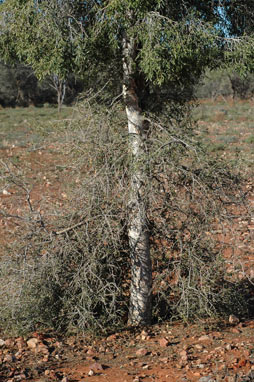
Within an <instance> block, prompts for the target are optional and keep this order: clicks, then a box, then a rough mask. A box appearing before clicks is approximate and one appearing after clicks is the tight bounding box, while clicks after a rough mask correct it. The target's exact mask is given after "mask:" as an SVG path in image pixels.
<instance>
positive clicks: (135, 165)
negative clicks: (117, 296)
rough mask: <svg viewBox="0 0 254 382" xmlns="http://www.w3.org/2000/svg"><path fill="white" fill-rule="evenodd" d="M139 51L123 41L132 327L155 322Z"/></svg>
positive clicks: (130, 321)
mask: <svg viewBox="0 0 254 382" xmlns="http://www.w3.org/2000/svg"><path fill="white" fill-rule="evenodd" d="M135 59H136V47H135V43H134V40H133V39H131V38H130V39H128V38H127V37H125V38H124V39H123V70H124V85H123V94H124V99H125V105H126V114H127V118H128V132H129V145H130V152H131V156H132V162H131V190H130V197H129V230H128V235H129V245H130V251H131V261H132V280H131V293H130V308H129V324H131V325H148V324H150V322H151V310H152V306H151V305H152V304H151V292H152V265H151V258H150V243H149V236H150V235H149V228H148V224H147V195H146V184H147V171H146V163H147V155H148V153H147V151H146V149H145V143H146V142H145V135H146V132H145V128H146V126H145V123H144V118H143V115H142V111H141V109H140V107H139V100H138V96H137V89H136V83H135Z"/></svg>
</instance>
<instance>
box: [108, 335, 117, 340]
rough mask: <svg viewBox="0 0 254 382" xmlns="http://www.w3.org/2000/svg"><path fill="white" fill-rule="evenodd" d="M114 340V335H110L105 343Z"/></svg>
mask: <svg viewBox="0 0 254 382" xmlns="http://www.w3.org/2000/svg"><path fill="white" fill-rule="evenodd" d="M116 338H117V335H116V334H111V335H110V336H108V338H107V341H114V340H115V339H116Z"/></svg>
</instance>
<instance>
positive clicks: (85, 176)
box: [0, 102, 239, 331]
mask: <svg viewBox="0 0 254 382" xmlns="http://www.w3.org/2000/svg"><path fill="white" fill-rule="evenodd" d="M79 114H80V117H79V118H77V119H76V120H75V121H74V122H72V123H71V125H70V126H69V125H63V126H62V128H61V129H62V130H61V129H60V131H58V132H57V134H62V137H63V136H64V137H65V139H66V145H65V150H66V151H65V154H66V156H67V157H68V158H69V155H71V156H72V158H73V167H74V170H73V176H74V175H75V177H76V176H78V177H79V178H80V179H82V181H81V182H80V185H79V186H77V184H75V186H74V185H73V184H72V185H70V195H72V198H71V200H70V203H69V204H68V205H66V206H65V207H64V208H63V207H62V209H59V210H56V208H55V210H54V213H53V214H51V213H50V211H49V210H48V211H47V215H44V216H40V215H39V214H38V213H35V212H34V210H31V214H30V216H29V217H28V218H26V220H25V222H26V227H24V226H23V227H22V230H23V231H24V230H25V235H22V236H21V238H20V240H18V243H19V245H18V246H16V247H13V246H12V251H13V250H14V249H15V253H16V257H15V256H9V257H8V258H6V259H5V260H3V259H2V260H1V274H0V285H4V286H2V287H1V288H0V295H2V296H3V298H2V299H1V300H0V301H1V302H0V326H1V327H5V328H6V329H7V330H10V329H12V330H20V329H22V330H25V331H31V330H33V329H35V328H37V327H38V326H39V327H53V328H55V329H57V330H65V331H74V330H81V331H85V330H95V331H98V330H100V331H102V330H112V329H113V328H116V327H117V328H119V327H121V326H124V325H126V318H127V313H128V298H129V285H130V261H129V257H128V253H129V245H128V238H127V230H128V193H129V170H130V165H129V154H128V148H127V145H126V140H127V136H126V135H127V134H126V121H125V113H124V111H123V109H122V107H121V105H115V106H114V107H113V108H112V109H111V110H109V111H106V110H105V109H104V107H103V106H102V105H100V104H98V103H96V104H91V103H89V102H83V103H81V104H80V105H79ZM168 115H170V116H173V117H172V118H170V119H169V118H168ZM189 115H190V107H189V106H186V105H185V106H184V105H181V104H178V105H176V104H175V103H172V104H169V105H168V107H167V109H165V113H164V114H162V113H160V118H159V117H158V116H156V115H147V121H149V126H150V128H149V130H148V132H147V134H148V137H147V147H148V148H149V150H147V152H148V153H149V155H148V156H147V158H146V162H145V170H146V171H147V172H148V174H149V177H148V184H147V185H146V186H147V187H146V190H147V194H146V196H145V197H146V198H147V201H148V205H149V209H148V219H149V222H150V231H151V244H152V260H153V270H154V273H153V274H154V289H153V304H154V305H153V306H154V320H156V321H158V320H161V319H165V318H170V317H171V318H172V317H173V316H174V317H177V318H181V319H184V320H190V319H194V318H195V319H196V318H204V317H210V316H216V315H218V314H221V313H227V312H229V311H230V312H231V311H232V306H231V307H230V309H227V306H228V305H227V303H226V300H227V299H225V298H224V297H223V296H225V295H226V293H225V288H221V286H222V284H223V281H224V279H225V274H224V272H225V271H224V267H223V261H222V256H221V248H219V246H218V241H217V240H216V236H215V235H213V234H212V233H211V231H213V230H215V229H217V228H218V227H220V228H221V227H223V226H224V225H225V224H226V220H227V218H228V216H229V215H230V214H229V213H228V206H229V205H230V203H231V201H232V198H234V199H233V201H235V190H236V189H237V187H238V185H239V184H238V183H239V178H238V177H237V176H233V175H231V171H230V169H228V168H227V167H226V165H225V163H224V162H222V161H220V160H215V159H213V160H209V159H206V155H205V153H204V152H203V150H202V147H201V144H200V142H198V141H197V139H196V137H195V135H194V133H193V128H192V123H191V120H190V117H189ZM10 175H11V174H10ZM13 177H14V178H15V176H14V175H11V176H10V177H9V178H8V181H9V182H10V181H13V183H15V184H16V185H20V184H22V182H21V181H20V180H19V181H17V180H15V179H13ZM30 207H31V206H30ZM50 214H51V218H50ZM52 215H53V216H55V218H52ZM3 280H5V282H4V284H3ZM224 285H225V287H226V283H224ZM221 301H223V303H224V302H225V304H224V308H223V310H222V309H221ZM222 305H223V304H222Z"/></svg>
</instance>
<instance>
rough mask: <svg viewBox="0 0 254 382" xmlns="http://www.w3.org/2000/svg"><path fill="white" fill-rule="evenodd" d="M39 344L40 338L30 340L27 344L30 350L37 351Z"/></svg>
mask: <svg viewBox="0 0 254 382" xmlns="http://www.w3.org/2000/svg"><path fill="white" fill-rule="evenodd" d="M38 342H39V340H38V338H30V339H29V340H28V341H27V342H26V343H27V346H28V347H29V348H30V349H35V348H36V346H37V345H38Z"/></svg>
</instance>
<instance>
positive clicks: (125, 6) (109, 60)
mask: <svg viewBox="0 0 254 382" xmlns="http://www.w3.org/2000/svg"><path fill="white" fill-rule="evenodd" d="M1 9H2V12H1V14H2V19H3V21H1V25H2V31H1V47H2V49H1V50H2V54H3V55H4V57H5V58H6V59H8V58H10V57H12V56H13V55H17V56H18V57H19V59H20V60H23V61H25V62H26V63H27V64H29V65H31V66H32V67H33V69H34V70H35V73H36V75H38V76H39V77H43V76H47V75H50V74H52V73H55V74H56V75H57V76H58V78H59V79H65V78H66V75H67V74H68V73H69V72H76V73H78V74H82V75H83V76H84V77H86V78H88V77H90V78H95V77H96V75H97V76H98V74H100V73H103V74H104V75H101V74H100V75H99V78H100V79H101V80H103V79H104V78H105V77H108V82H109V83H110V85H111V86H112V88H114V84H115V83H120V84H121V86H122V89H121V92H122V96H123V100H124V103H125V108H126V115H127V122H128V136H129V139H128V144H129V148H130V156H131V165H130V169H129V171H130V177H131V193H130V196H129V217H128V220H129V224H128V227H129V228H128V237H129V249H130V256H131V262H132V282H131V293H130V310H129V323H130V324H133V325H145V324H149V323H150V322H151V291H152V266H151V258H150V230H149V219H148V217H147V207H148V203H149V197H148V195H147V184H148V183H149V180H150V176H151V175H150V174H149V161H150V157H149V145H148V142H149V128H150V127H149V119H148V118H147V114H146V113H147V112H148V111H149V109H150V108H151V104H153V102H155V100H156V99H157V100H159V103H160V105H159V106H160V108H162V107H163V103H165V102H166V100H167V97H164V98H162V97H159V98H158V94H160V89H162V90H163V89H165V88H167V87H168V86H172V84H178V85H179V86H180V85H181V84H184V85H186V84H189V85H193V84H194V83H195V82H196V81H197V79H198V78H199V77H200V75H201V74H202V72H203V70H204V68H205V67H206V66H207V65H211V64H213V65H214V64H215V62H216V60H217V59H218V55H219V44H218V43H217V42H218V41H219V40H218V39H217V30H216V29H215V28H214V27H213V24H214V23H215V22H216V21H217V18H218V17H219V13H218V12H216V8H215V7H214V6H213V1H207V2H206V3H205V4H200V2H199V1H196V0H192V1H191V0H182V1H171V2H170V4H169V3H168V2H164V1H161V0H153V1H152V0H151V1H149V0H147V1H143V0H140V1H137V0H128V1H126V0H124V1H123V0H114V1H113V0H108V1H103V2H101V1H98V2H97V1H87V2H78V3H77V2H74V1H71V0H69V1H64V2H63V1H60V0H58V1H57V0H51V1H36V2H34V1H33V0H28V1H25V2H24V1H23V0H6V1H5V3H4V5H2V7H1ZM106 73H110V75H109V76H107V75H105V74H106ZM89 83H90V84H91V81H90V82H89ZM91 85H92V84H91ZM96 85H97V86H98V83H96ZM118 87H119V85H118Z"/></svg>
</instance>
